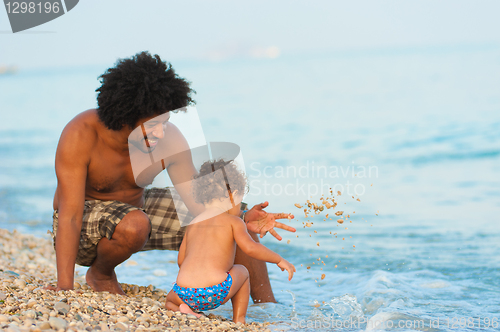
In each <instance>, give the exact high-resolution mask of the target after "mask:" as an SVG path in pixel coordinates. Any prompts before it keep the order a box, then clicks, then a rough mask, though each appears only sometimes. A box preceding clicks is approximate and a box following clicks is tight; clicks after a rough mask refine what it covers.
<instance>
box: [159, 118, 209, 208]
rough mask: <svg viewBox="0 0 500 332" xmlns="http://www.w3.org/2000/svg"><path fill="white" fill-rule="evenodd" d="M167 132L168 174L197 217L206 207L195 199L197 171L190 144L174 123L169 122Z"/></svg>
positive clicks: (183, 199) (185, 202)
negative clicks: (194, 177) (193, 183)
mask: <svg viewBox="0 0 500 332" xmlns="http://www.w3.org/2000/svg"><path fill="white" fill-rule="evenodd" d="M167 133H168V135H165V139H167V140H168V144H169V148H170V151H169V153H170V156H169V158H167V159H169V164H168V167H167V171H168V176H169V177H170V180H172V183H173V185H174V187H175V189H176V190H177V192H178V193H179V195H180V196H181V198H182V201H183V202H184V204H186V206H187V208H188V210H189V212H190V213H191V214H192V215H193V216H194V217H196V216H197V215H199V214H200V213H201V212H203V211H204V210H205V207H204V206H203V204H199V203H196V202H195V201H194V196H193V192H192V179H193V176H194V175H196V174H197V171H196V169H195V168H194V165H193V158H192V156H191V150H190V148H189V144H188V143H187V141H186V138H184V136H183V135H182V133H181V132H180V130H179V129H178V128H177V127H176V126H175V125H173V124H172V123H169V124H168V127H167Z"/></svg>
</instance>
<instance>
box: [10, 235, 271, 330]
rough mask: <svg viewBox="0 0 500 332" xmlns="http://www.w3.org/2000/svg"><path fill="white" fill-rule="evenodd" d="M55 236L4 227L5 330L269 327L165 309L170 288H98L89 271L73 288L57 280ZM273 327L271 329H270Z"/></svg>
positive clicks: (139, 286) (237, 328) (238, 328)
mask: <svg viewBox="0 0 500 332" xmlns="http://www.w3.org/2000/svg"><path fill="white" fill-rule="evenodd" d="M55 262H56V257H55V252H54V248H53V245H52V241H51V240H50V238H49V237H47V238H39V237H35V236H33V235H27V234H21V233H19V232H17V231H15V230H14V231H12V232H10V231H7V230H3V229H0V331H8V332H17V331H21V332H28V331H264V330H267V327H266V326H267V325H266V323H264V324H262V323H256V322H253V323H250V324H241V323H238V324H235V323H233V322H232V321H229V320H226V319H224V318H223V317H221V316H215V315H213V314H208V316H202V317H201V318H199V319H198V318H196V317H194V316H191V315H184V314H181V313H179V312H173V311H170V310H167V309H165V308H164V303H165V297H166V294H167V292H168V290H162V289H158V288H156V287H154V286H153V285H148V286H145V285H129V284H121V285H122V288H123V290H124V291H125V293H126V294H127V296H122V295H115V294H109V293H107V292H94V291H92V289H90V288H89V287H88V286H87V284H86V283H85V281H84V280H85V278H84V276H79V275H77V276H75V289H74V290H72V291H60V292H55V291H50V290H46V289H44V287H45V286H46V285H48V284H53V285H55V283H56V266H55ZM268 331H269V330H268Z"/></svg>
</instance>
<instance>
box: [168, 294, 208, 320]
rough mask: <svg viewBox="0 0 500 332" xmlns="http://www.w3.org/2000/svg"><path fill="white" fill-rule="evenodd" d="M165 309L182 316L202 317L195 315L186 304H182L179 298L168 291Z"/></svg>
mask: <svg viewBox="0 0 500 332" xmlns="http://www.w3.org/2000/svg"><path fill="white" fill-rule="evenodd" d="M165 308H167V309H168V310H172V311H180V312H182V313H183V314H191V315H194V316H196V317H198V318H200V317H201V316H202V315H201V314H197V313H195V312H194V311H193V310H192V309H191V308H190V307H189V306H188V305H187V304H186V303H184V302H183V301H182V300H181V298H180V297H179V296H178V295H177V294H176V293H175V292H174V291H172V290H171V291H170V292H169V293H168V295H167V301H165Z"/></svg>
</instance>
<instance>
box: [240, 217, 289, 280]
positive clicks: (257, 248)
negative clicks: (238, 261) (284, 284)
mask: <svg viewBox="0 0 500 332" xmlns="http://www.w3.org/2000/svg"><path fill="white" fill-rule="evenodd" d="M231 219H232V227H233V235H234V240H235V241H236V244H237V245H238V247H240V249H241V250H242V251H243V252H244V253H245V254H247V255H248V256H250V257H253V258H255V259H258V260H261V261H265V262H269V263H274V264H277V265H278V267H279V268H280V269H281V271H283V270H287V271H288V280H291V279H292V277H293V273H294V272H295V266H293V265H292V264H291V263H290V262H288V261H287V260H286V259H284V258H283V257H281V256H280V255H278V254H277V253H275V252H274V251H272V250H271V249H269V248H267V247H266V246H264V245H262V244H260V243H257V242H255V241H254V240H253V239H252V237H251V236H250V234H248V231H247V227H246V225H245V223H244V222H243V220H241V219H240V218H231Z"/></svg>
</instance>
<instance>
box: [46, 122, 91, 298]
mask: <svg viewBox="0 0 500 332" xmlns="http://www.w3.org/2000/svg"><path fill="white" fill-rule="evenodd" d="M74 121H75V120H73V121H72V122H74ZM72 122H70V123H69V124H68V125H67V126H66V128H65V129H64V131H63V133H62V134H61V138H60V140H59V145H58V147H57V152H56V161H55V166H56V176H57V199H58V204H57V205H58V214H59V218H58V227H57V233H56V245H55V247H56V261H57V290H60V289H73V283H74V273H75V261H76V256H77V253H78V246H79V243H80V232H81V229H82V217H83V208H84V202H85V183H86V178H87V167H88V163H89V160H90V150H91V147H92V145H93V139H94V138H93V137H89V136H88V134H87V135H85V133H86V131H85V130H84V129H83V128H81V125H79V124H78V123H76V124H75V123H72ZM90 132H92V131H90Z"/></svg>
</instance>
